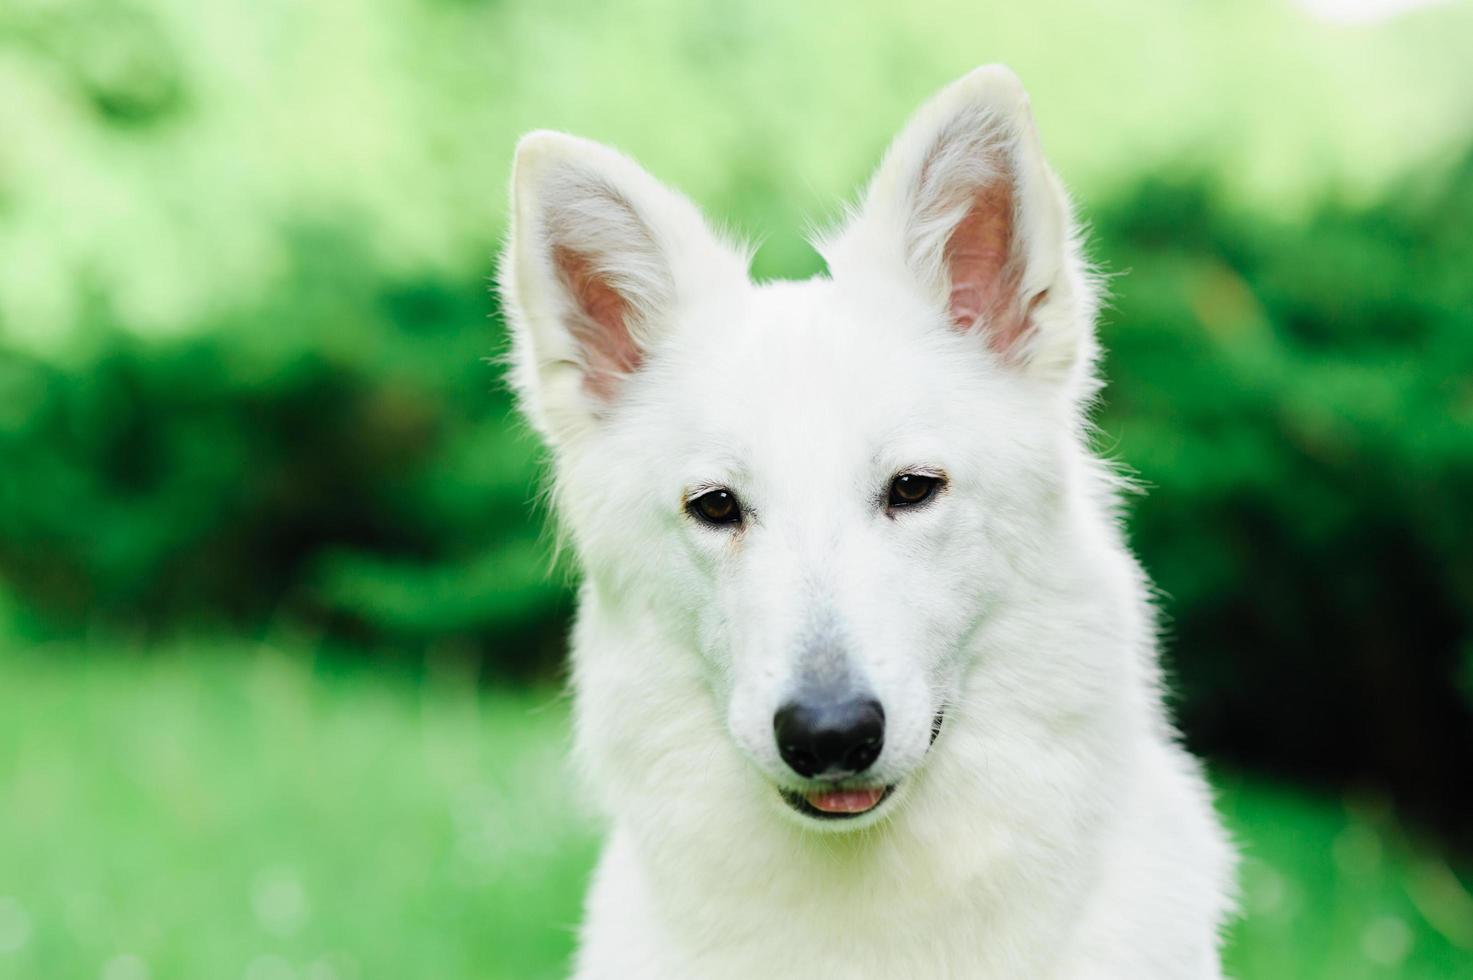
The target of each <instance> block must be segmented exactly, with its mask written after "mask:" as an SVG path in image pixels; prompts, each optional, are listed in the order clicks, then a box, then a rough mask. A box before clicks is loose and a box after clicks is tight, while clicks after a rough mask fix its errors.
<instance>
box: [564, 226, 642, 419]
mask: <svg viewBox="0 0 1473 980" xmlns="http://www.w3.org/2000/svg"><path fill="white" fill-rule="evenodd" d="M553 264H554V265H555V266H556V267H557V271H558V275H559V276H560V277H561V278H562V280H563V285H564V287H565V288H566V289H567V291H568V296H569V297H570V298H571V299H572V301H573V306H574V310H573V317H572V322H571V323H570V324H569V330H570V332H571V333H572V335H573V339H574V341H576V342H577V344H578V346H579V347H580V348H582V350H583V355H584V357H585V358H586V364H587V369H588V373H587V374H586V375H585V377H584V384H585V385H586V386H587V388H588V390H589V391H590V392H591V393H592V394H594V395H597V396H599V397H600V398H604V399H608V398H611V397H612V396H613V395H614V392H615V390H616V388H617V387H618V383H619V381H620V380H621V379H622V378H623V377H624V376H625V375H627V374H629V373H631V372H632V371H634V370H635V369H636V368H638V367H639V362H640V360H641V358H642V354H641V352H640V349H639V346H638V345H637V344H636V343H635V342H634V338H633V336H631V335H630V333H629V316H630V312H631V311H630V307H629V302H628V301H627V300H626V299H625V298H624V296H623V295H622V294H621V293H620V292H619V291H618V290H617V289H615V288H614V286H613V284H612V283H610V282H609V280H608V277H607V276H605V275H604V274H603V273H601V272H600V271H599V270H598V268H597V267H596V266H595V265H594V264H593V262H592V261H591V260H590V259H589V258H588V256H586V255H584V254H582V253H581V252H577V251H574V250H573V249H570V248H563V247H558V248H555V249H553Z"/></svg>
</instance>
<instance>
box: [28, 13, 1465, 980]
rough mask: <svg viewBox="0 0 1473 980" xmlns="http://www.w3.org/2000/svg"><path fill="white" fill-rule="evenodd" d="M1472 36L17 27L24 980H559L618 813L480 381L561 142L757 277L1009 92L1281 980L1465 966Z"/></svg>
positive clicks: (801, 262)
mask: <svg viewBox="0 0 1473 980" xmlns="http://www.w3.org/2000/svg"><path fill="white" fill-rule="evenodd" d="M1470 52H1473V7H1470V5H1469V4H1468V3H1456V2H1444V3H1427V2H1422V3H1419V2H1416V0H1299V2H1291V0H1272V2H1271V0H1241V2H1235V3H1227V2H1205V0H1199V2H1179V3H1147V2H1144V0H1117V2H1111V3H1104V2H1066V0H1036V2H1034V3H1032V4H1002V3H995V4H992V3H960V2H955V3H918V4H913V5H899V4H890V3H880V2H873V0H866V2H851V3H847V4H842V5H839V4H834V5H830V6H826V5H822V4H811V5H797V4H764V5H743V4H732V3H711V2H704V0H700V2H686V3H677V2H675V0H649V2H640V3H629V4H586V3H573V2H567V0H563V2H540V3H538V2H530V0H414V2H412V0H380V2H375V3H368V2H365V0H359V2H352V0H313V2H310V3H305V2H295V0H212V2H209V3H189V2H186V0H5V2H4V3H3V4H0V978H3V977H23V978H32V977H34V978H54V977H101V978H104V980H145V978H163V977H243V978H246V980H289V978H300V980H333V978H353V977H363V978H368V977H419V976H425V977H437V978H452V977H508V978H526V977H544V976H557V975H559V973H560V971H561V970H562V969H563V966H564V964H565V963H566V957H567V955H568V951H569V949H570V946H571V942H572V936H573V932H572V929H573V925H574V923H576V921H577V917H578V904H579V901H580V896H581V890H582V887H583V884H584V881H585V879H586V876H587V874H588V871H589V868H590V864H591V861H592V859H593V856H594V854H595V848H596V839H597V828H596V821H595V819H594V817H593V816H592V815H591V814H590V813H589V812H588V810H587V808H586V807H585V806H584V805H583V804H582V802H581V800H580V798H579V794H578V792H577V789H576V783H575V782H574V781H573V780H572V779H571V777H570V775H569V773H568V771H567V768H566V765H565V763H564V755H565V750H566V743H567V711H566V705H565V701H564V697H563V694H562V693H561V691H560V689H559V681H560V678H561V674H560V658H561V655H562V650H563V635H564V630H565V627H566V622H567V617H568V614H569V611H570V608H571V606H570V593H569V582H570V581H571V579H570V573H569V571H568V570H567V569H563V568H557V567H554V565H553V560H552V557H551V549H550V548H549V542H548V539H547V535H546V533H545V530H544V528H545V516H546V515H545V514H542V513H539V512H538V510H537V508H536V506H535V503H534V501H535V498H536V496H537V491H538V487H539V479H540V477H539V473H540V470H539V462H538V452H537V449H536V446H535V444H534V443H533V441H532V439H531V438H530V437H529V436H528V435H527V434H526V433H525V432H524V430H523V429H522V428H521V427H519V425H518V423H517V422H516V421H515V420H514V419H513V418H512V416H511V414H510V402H509V398H508V396H507V393H506V392H505V390H504V388H503V387H502V385H501V381H500V378H499V375H498V372H497V371H496V370H495V369H494V367H493V366H491V365H488V363H487V358H488V357H494V356H495V355H496V354H497V353H499V352H500V351H501V350H502V349H503V335H502V326H501V322H500V318H499V314H498V310H497V308H496V305H495V302H494V299H493V298H492V296H491V295H490V293H489V291H488V284H489V281H490V277H491V275H492V274H493V270H494V259H493V257H494V255H495V253H496V250H497V245H498V241H499V236H500V235H501V234H502V232H503V230H504V226H505V194H504V186H505V180H506V177H507V172H508V166H509V163H510V155H511V148H512V145H513V142H514V140H515V138H516V136H517V135H518V134H519V133H520V132H522V131H524V130H526V129H530V128H534V127H554V128H563V129H568V130H572V131H576V132H579V133H581V134H583V135H587V136H591V137H594V138H598V139H602V140H605V141H608V142H611V143H614V144H616V145H618V146H620V147H621V148H623V149H625V150H626V151H628V152H630V153H632V154H634V155H635V156H637V157H638V158H639V159H641V160H642V161H643V162H644V163H646V164H647V165H648V166H649V167H650V168H651V169H652V170H653V171H654V172H655V173H657V174H658V175H660V176H661V177H663V178H665V179H667V180H669V181H670V182H672V183H675V184H676V185H678V186H681V187H683V188H684V189H686V190H687V191H688V192H689V193H691V195H692V196H693V197H695V198H696V199H697V200H698V201H699V202H700V203H701V204H702V205H703V206H704V207H705V208H706V209H707V211H708V213H709V214H711V215H712V216H713V217H714V218H715V219H717V220H718V221H719V222H721V223H723V224H727V225H729V226H732V227H734V228H736V229H737V230H739V231H742V232H745V233H748V234H752V235H760V236H761V237H762V241H763V245H762V248H761V250H760V251H759V252H758V255H757V259H756V268H755V271H756V273H757V274H758V275H762V276H804V275H808V274H811V273H813V272H815V271H819V270H820V268H821V266H820V263H819V260H818V258H817V257H816V256H815V255H814V254H813V253H812V251H811V250H810V249H809V248H808V247H807V245H806V244H805V243H804V239H803V235H802V231H803V229H804V228H805V226H807V225H810V224H814V223H822V222H824V221H826V220H828V219H831V218H832V217H833V216H834V215H835V214H836V213H837V212H838V209H839V206H840V203H841V201H843V200H844V199H846V198H848V197H851V196H852V195H853V193H854V192H855V191H856V189H857V188H858V187H859V186H860V184H861V183H862V181H863V180H864V178H865V177H866V175H867V173H868V170H869V168H870V167H872V166H873V165H874V163H875V162H876V161H877V158H878V155H879V153H880V152H881V150H882V149H883V147H884V145H885V144H886V142H887V141H888V139H889V137H890V135H891V134H892V133H893V132H894V131H895V130H896V129H897V128H898V127H899V125H900V123H901V122H902V120H903V119H904V117H905V115H906V114H907V113H908V112H909V111H910V109H912V108H913V107H914V105H916V104H917V103H918V102H919V101H920V100H921V99H922V98H924V97H925V95H927V94H928V93H929V92H931V91H932V90H934V89H935V88H937V87H939V86H940V85H941V84H943V83H944V82H946V81H947V80H949V79H950V78H952V77H954V76H956V75H959V74H961V73H963V72H964V71H965V70H967V69H968V68H970V67H972V66H974V65H976V64H979V63H983V62H988V61H1005V62H1008V63H1009V64H1011V65H1012V66H1013V67H1014V68H1015V69H1016V70H1017V71H1018V72H1019V73H1020V74H1021V75H1022V76H1023V78H1024V80H1025V82H1026V83H1027V84H1028V86H1029V88H1030V90H1031V92H1032V94H1033V100H1034V105H1035V109H1036V113H1037V116H1038V119H1039V124H1040V126H1041V129H1042V131H1043V136H1044V141H1045V144H1046V146H1047V148H1048V151H1049V153H1050V155H1051V157H1052V158H1053V160H1054V163H1055V165H1056V167H1057V169H1058V170H1059V171H1060V172H1061V173H1062V174H1063V175H1064V177H1065V179H1066V180H1067V181H1068V182H1069V183H1070V184H1071V186H1072V187H1073V189H1074V190H1075V192H1076V195H1077V197H1078V198H1079V200H1080V203H1081V209H1082V214H1083V216H1084V217H1085V218H1086V220H1087V221H1088V222H1089V223H1090V225H1091V227H1092V245H1091V254H1092V255H1093V256H1094V258H1095V259H1096V260H1098V261H1099V262H1100V263H1101V264H1102V266H1103V267H1104V269H1105V270H1106V271H1107V272H1109V273H1110V274H1111V279H1110V290H1111V294H1112V302H1111V304H1110V307H1109V309H1108V310H1107V312H1106V314H1105V316H1104V320H1103V323H1102V327H1101V330H1102V335H1103V338H1104V342H1105V345H1106V347H1107V348H1108V350H1109V354H1108V357H1107V359H1106V362H1105V371H1106V373H1107V376H1108V378H1109V381H1110V388H1109V389H1108V390H1107V394H1106V398H1105V400H1104V404H1103V407H1102V411H1101V414H1100V418H1099V423H1100V425H1099V429H1100V431H1099V437H1098V442H1099V447H1100V450H1101V452H1103V453H1104V454H1105V455H1107V456H1109V457H1110V458H1113V459H1118V460H1120V461H1121V462H1123V463H1124V464H1127V465H1128V466H1129V467H1131V468H1132V469H1133V470H1134V471H1135V472H1136V473H1137V474H1138V476H1139V479H1140V481H1141V483H1142V484H1143V485H1144V486H1145V487H1146V488H1147V489H1148V495H1147V497H1146V498H1144V499H1143V500H1140V501H1137V502H1136V503H1135V504H1134V505H1133V510H1132V517H1131V536H1132V540H1133V542H1134V544H1135V546H1136V547H1137V548H1138V550H1139V551H1140V553H1141V555H1142V557H1143V559H1144V561H1145V563H1146V566H1147V567H1148V569H1150V571H1151V572H1152V574H1153V575H1154V576H1155V578H1156V581H1157V583H1158V585H1159V586H1160V589H1161V597H1160V605H1161V607H1162V609H1163V612H1164V615H1165V620H1166V624H1167V630H1166V633H1167V636H1166V640H1167V647H1168V652H1167V657H1168V662H1169V665H1170V669H1171V671H1172V676H1173V679H1174V680H1173V690H1174V692H1175V703H1176V707H1177V710H1178V713H1179V716H1180V719H1181V723H1182V726H1183V729H1184V731H1185V733H1186V737H1187V740H1188V742H1189V743H1190V744H1191V746H1192V747H1193V748H1194V749H1196V750H1198V751H1200V752H1203V753H1205V754H1206V755H1207V756H1208V758H1209V759H1210V760H1211V764H1212V772H1213V775H1214V779H1215V782H1216V783H1217V785H1218V786H1219V788H1220V791H1221V801H1220V802H1221V808H1222V810H1223V813H1224V815H1225V817H1226V818H1227V819H1228V821H1229V823H1230V824H1231V826H1232V827H1233V830H1234V833H1235V834H1236V835H1237V838H1238V840H1239V841H1240V842H1241V845H1242V848H1243V851H1244V855H1245V864H1244V868H1243V875H1242V905H1243V910H1244V917H1243V919H1242V920H1241V921H1240V922H1239V923H1238V924H1237V925H1235V926H1234V927H1233V929H1232V931H1231V934H1230V937H1229V946H1228V963H1229V967H1230V969H1231V971H1232V972H1233V973H1234V974H1235V975H1237V976H1240V977H1247V978H1254V977H1271V978H1278V977H1285V978H1289V977H1292V978H1316V977H1324V978H1332V977H1333V978H1337V980H1342V978H1357V977H1393V976H1394V977H1457V976H1464V977H1465V976H1473V895H1470V883H1473V876H1470V874H1469V869H1470V867H1473V862H1470V857H1469V856H1470V853H1473V819H1470V814H1473V519H1470V516H1469V512H1470V510H1473V57H1470Z"/></svg>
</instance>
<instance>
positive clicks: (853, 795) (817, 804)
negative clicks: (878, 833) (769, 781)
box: [778, 708, 946, 820]
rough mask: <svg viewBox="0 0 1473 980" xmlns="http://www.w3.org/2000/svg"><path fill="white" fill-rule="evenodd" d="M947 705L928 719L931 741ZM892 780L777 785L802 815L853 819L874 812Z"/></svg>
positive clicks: (938, 731) (890, 788) (887, 794)
mask: <svg viewBox="0 0 1473 980" xmlns="http://www.w3.org/2000/svg"><path fill="white" fill-rule="evenodd" d="M945 717H946V709H945V708H942V709H941V710H940V711H937V712H936V719H935V720H934V721H933V722H931V745H935V744H936V737H937V736H938V735H940V734H941V724H942V722H943V721H945ZM895 785H896V784H895V783H890V784H889V785H882V786H864V785H859V786H842V787H841V786H825V787H822V788H819V789H806V790H793V789H783V788H779V789H778V793H779V794H781V796H782V798H783V802H784V803H786V804H787V805H788V806H790V807H792V808H793V809H794V810H796V811H798V812H799V813H801V814H803V816H805V817H812V818H813V819H815V820H853V819H854V818H856V817H861V816H864V815H865V814H866V813H873V812H874V811H875V810H876V809H878V808H879V806H880V804H882V803H884V802H885V801H886V800H888V799H889V798H890V796H891V794H893V793H894V792H895Z"/></svg>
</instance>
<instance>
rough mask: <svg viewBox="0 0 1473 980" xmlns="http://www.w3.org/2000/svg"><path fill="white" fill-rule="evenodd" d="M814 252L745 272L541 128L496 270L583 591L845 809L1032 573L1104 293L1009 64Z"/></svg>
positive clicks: (671, 198)
mask: <svg viewBox="0 0 1473 980" xmlns="http://www.w3.org/2000/svg"><path fill="white" fill-rule="evenodd" d="M818 247H819V250H820V251H821V252H822V254H823V255H824V257H825V258H826V260H827V262H828V268H829V273H828V275H827V276H820V277H816V278H814V279H812V280H810V281H807V282H801V283H790V282H779V283H765V284H753V283H752V282H751V281H750V280H749V278H748V274H747V256H746V254H745V253H744V252H743V251H742V250H740V249H738V248H735V247H733V246H732V245H730V244H728V243H726V242H724V241H723V240H722V239H721V238H720V237H719V236H717V235H715V234H713V233H712V232H711V231H710V230H709V228H708V226H707V225H706V223H705V222H704V221H703V220H702V218H701V216H700V215H699V214H698V212H697V211H696V209H695V208H694V207H693V206H692V205H691V204H690V202H688V201H687V200H686V199H684V198H683V197H681V196H679V195H677V194H676V193H674V192H672V191H671V190H669V189H667V188H665V187H663V186H661V185H660V184H659V183H657V182H656V181H655V180H654V179H653V178H651V177H650V176H649V175H648V174H646V173H645V172H644V171H643V170H641V169H640V168H639V167H638V166H636V165H635V164H634V163H632V162H631V161H630V160H628V159H627V158H625V157H623V156H621V155H619V154H618V153H616V152H614V151H612V150H610V149H607V148H605V147H603V146H599V145H597V144H594V143H589V142H586V141H584V140H580V139H576V138H573V137H570V136H564V135H560V134H555V133H534V134H531V135H529V136H527V137H526V138H524V139H523V140H522V142H521V144H520V146H519V147H518V149H517V158H516V167H515V175H514V178H513V222H512V234H511V239H510V243H509V246H508V248H507V251H506V255H505V258H504V261H503V268H502V282H501V288H502V293H503V297H504V301H505V306H506V309H507V311H508V313H509V315H510V319H511V323H512V325H513V329H514V333H513V343H514V347H513V375H514V383H515V385H516V387H517V389H518V392H519V394H520V397H521V400H522V405H523V408H524V410H525V412H526V414H527V416H528V418H529V419H530V420H531V422H532V424H533V425H534V427H535V428H536V429H537V430H538V431H539V432H540V433H541V434H542V436H543V437H544V438H545V439H546V440H547V442H548V443H549V445H550V446H551V447H552V449H553V455H554V459H555V465H556V468H557V480H556V486H557V496H558V506H559V508H560V510H561V512H562V516H563V518H564V520H565V521H566V523H567V525H568V526H569V528H570V530H571V534H572V537H573V540H574V542H575V544H576V547H577V550H578V553H579V556H580V558H581V560H582V562H583V564H584V566H585V570H586V572H587V574H588V575H589V577H590V580H591V581H592V583H593V584H594V586H595V587H597V588H598V589H599V590H600V592H601V593H602V594H604V595H605V596H606V597H609V598H611V599H613V600H615V601H617V603H619V604H621V605H622V606H623V607H624V609H625V612H626V613H628V614H631V615H636V616H646V615H647V616H651V617H654V618H655V619H656V620H657V621H658V622H659V623H660V624H661V628H662V629H663V630H664V631H665V633H666V634H667V636H671V637H674V638H675V639H676V641H677V642H678V643H679V644H680V645H681V646H682V647H683V648H685V649H686V650H688V655H689V657H691V658H698V660H699V662H700V663H701V664H702V665H703V667H704V669H705V672H706V676H707V677H708V678H709V688H710V690H711V693H712V696H713V697H714V698H715V699H716V702H717V705H718V708H719V711H720V714H721V715H722V716H723V717H724V718H725V719H726V723H727V727H728V729H729V732H730V735H731V737H732V738H733V739H734V740H735V742H736V744H737V745H738V746H739V747H740V748H741V750H742V751H743V753H744V754H745V755H746V756H747V757H748V758H749V759H750V760H751V761H752V763H754V764H755V765H756V766H757V767H758V769H759V770H760V771H761V772H763V773H764V774H765V775H766V776H767V778H768V779H769V780H770V781H771V782H772V783H773V784H774V786H775V787H776V788H777V790H778V793H779V795H781V796H782V797H783V798H784V799H786V800H787V801H788V803H789V804H790V806H791V807H792V809H793V810H794V811H795V812H798V813H800V814H802V815H803V817H804V818H805V819H809V820H814V821H817V820H826V821H828V822H829V824H828V825H837V824H839V823H843V824H844V825H845V826H854V825H856V824H863V823H865V822H867V821H868V819H870V815H872V814H874V813H876V812H877V811H880V810H882V809H883V807H881V805H880V804H881V802H882V801H883V799H884V798H885V796H886V795H888V792H889V790H890V789H892V788H894V787H895V786H896V785H897V784H900V783H901V782H902V781H903V780H904V779H905V777H906V776H907V774H909V773H910V772H911V771H912V770H914V769H915V767H916V766H917V765H918V764H920V762H921V761H922V759H923V758H924V757H925V755H926V754H927V752H928V750H929V747H930V746H931V744H932V742H933V741H934V740H935V738H936V735H937V732H938V731H939V730H940V728H941V727H942V726H944V724H945V715H946V711H947V708H948V704H949V702H951V701H952V700H953V699H954V698H955V697H956V696H957V692H958V690H959V684H960V680H961V678H962V677H963V676H964V675H965V673H966V671H967V668H968V667H969V661H970V659H971V658H972V657H973V656H975V654H974V652H973V646H974V645H973V644H972V643H971V642H970V641H971V640H972V638H973V635H974V633H975V631H976V630H977V628H978V626H979V624H981V623H983V622H984V621H985V620H986V619H987V617H988V616H989V612H990V610H992V609H994V608H995V607H996V606H997V605H998V604H999V603H1003V602H1006V601H1008V598H1009V596H1010V595H1014V596H1015V595H1016V593H1017V592H1018V591H1019V590H1026V588H1027V576H1026V575H1025V574H1023V573H1022V571H1021V569H1022V568H1023V566H1025V565H1026V563H1027V559H1028V556H1029V549H1030V548H1036V546H1037V542H1039V541H1040V540H1046V539H1047V537H1048V536H1049V535H1050V533H1051V529H1052V525H1053V523H1054V521H1053V518H1054V515H1055V514H1056V512H1057V511H1058V509H1059V507H1060V503H1059V499H1058V498H1059V496H1060V488H1061V486H1062V485H1063V484H1064V470H1065V468H1066V467H1067V465H1068V463H1067V460H1068V459H1069V458H1071V457H1070V456H1069V455H1068V453H1067V452H1066V451H1065V447H1066V446H1069V445H1072V444H1073V441H1074V440H1075V439H1076V438H1077V434H1078V428H1079V426H1080V424H1081V423H1080V404H1081V402H1083V401H1084V400H1085V399H1086V398H1087V397H1088V396H1089V394H1090V393H1091V391H1092V384H1093V382H1092V380H1091V379H1092V359H1093V353H1094V341H1093V333H1092V322H1093V315H1094V309H1093V304H1094V299H1093V290H1092V287H1091V285H1090V283H1089V280H1088V278H1087V276H1086V275H1085V272H1084V268H1083V265H1082V262H1081V260H1080V258H1079V254H1078V247H1077V244H1076V241H1075V235H1074V229H1073V224H1072V220H1071V217H1070V209H1069V206H1068V202H1067V200H1066V198H1065V196H1064V194H1063V191H1062V190H1061V188H1060V186H1059V184H1058V182H1057V181H1056V180H1055V178H1054V176H1053V174H1052V173H1051V172H1050V170H1049V169H1048V167H1047V165H1046V163H1045V162H1044V159H1043V156H1042V153H1041V150H1040V148H1039V143H1038V139H1037V136H1036V134H1035V130H1034V127H1033V123H1032V120H1031V117H1030V114H1029V109H1028V104H1027V98H1026V96H1025V94H1024V92H1023V90H1022V87H1021V86H1020V84H1019V83H1018V81H1017V79H1016V78H1015V77H1014V76H1013V75H1012V74H1011V73H1009V72H1008V71H1006V70H1005V69H1001V68H984V69H979V70H977V71H975V72H973V73H971V74H970V75H967V76H966V77H964V78H962V79H961V80H959V81H957V82H955V83H954V84H952V85H951V86H949V87H948V88H946V89H944V90H943V91H942V92H941V93H940V94H938V95H937V96H936V97H935V98H934V99H932V100H931V101H930V102H929V103H927V104H926V105H925V106H924V107H923V108H922V109H921V110H920V111H919V112H917V114H916V115H915V117H914V118H913V119H912V120H911V121H910V123H909V124H908V125H907V126H906V128H905V129H904V131H903V132H902V133H901V134H900V136H899V137H898V138H897V139H896V141H895V143H894V145H893V146H892V147H891V149H890V151H889V153H888V154H887V156H886V158H885V161H884V163H883V164H882V166H881V167H880V170H879V172H878V174H877V175H876V176H875V178H874V180H873V182H872V183H871V185H870V187H869V190H868V192H867V194H866V196H865V198H864V200H863V202H862V204H861V206H860V207H859V208H858V209H857V211H856V212H855V213H854V214H853V215H852V217H851V218H850V220H849V221H848V222H847V224H846V225H845V226H844V227H843V228H842V229H840V230H839V231H838V232H837V233H836V234H834V235H833V236H831V237H829V238H828V239H826V240H825V241H823V242H821V243H819V246H818ZM632 710H637V708H634V709H632ZM840 818H847V819H842V820H841V819H840Z"/></svg>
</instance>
